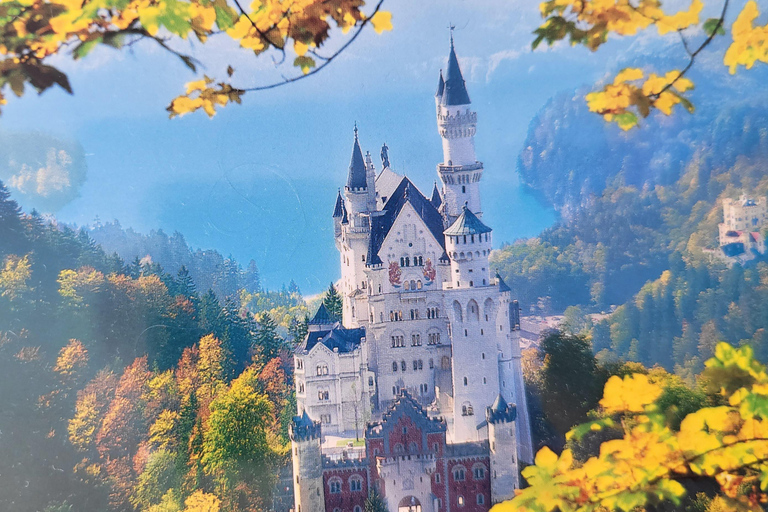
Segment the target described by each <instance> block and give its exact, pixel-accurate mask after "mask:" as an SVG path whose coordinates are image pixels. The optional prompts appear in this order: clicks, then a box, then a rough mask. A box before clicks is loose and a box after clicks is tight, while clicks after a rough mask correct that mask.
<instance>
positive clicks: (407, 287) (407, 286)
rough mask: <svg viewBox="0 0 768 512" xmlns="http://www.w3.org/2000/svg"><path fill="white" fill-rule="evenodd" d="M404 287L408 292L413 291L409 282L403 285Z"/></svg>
mask: <svg viewBox="0 0 768 512" xmlns="http://www.w3.org/2000/svg"><path fill="white" fill-rule="evenodd" d="M403 287H404V288H405V289H406V290H410V289H411V284H410V283H409V282H408V281H406V282H405V283H403Z"/></svg>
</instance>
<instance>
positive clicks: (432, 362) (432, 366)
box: [429, 359, 435, 370]
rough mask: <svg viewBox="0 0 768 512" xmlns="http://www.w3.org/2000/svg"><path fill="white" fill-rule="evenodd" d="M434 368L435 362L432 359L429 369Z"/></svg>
mask: <svg viewBox="0 0 768 512" xmlns="http://www.w3.org/2000/svg"><path fill="white" fill-rule="evenodd" d="M434 367H435V361H434V360H432V359H430V360H429V369H430V370H431V369H433V368H434Z"/></svg>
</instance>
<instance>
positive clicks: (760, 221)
mask: <svg viewBox="0 0 768 512" xmlns="http://www.w3.org/2000/svg"><path fill="white" fill-rule="evenodd" d="M767 224H768V208H766V198H765V197H761V198H759V199H753V198H751V197H749V196H747V195H746V194H742V196H741V197H740V198H739V199H738V200H733V199H730V198H726V199H724V200H723V222H721V223H720V224H719V225H718V228H719V231H720V249H721V250H722V251H723V254H724V255H725V256H726V257H728V258H730V259H732V260H737V261H740V262H742V263H743V262H746V261H749V260H752V259H754V258H755V256H756V255H757V254H765V237H764V235H763V229H764V228H765V227H766V225H767Z"/></svg>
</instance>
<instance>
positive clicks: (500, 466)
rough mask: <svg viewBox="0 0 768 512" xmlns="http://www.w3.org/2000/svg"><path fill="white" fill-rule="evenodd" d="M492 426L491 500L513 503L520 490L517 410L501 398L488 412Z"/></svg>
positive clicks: (487, 415)
mask: <svg viewBox="0 0 768 512" xmlns="http://www.w3.org/2000/svg"><path fill="white" fill-rule="evenodd" d="M485 419H486V421H487V422H488V441H489V444H490V448H491V456H490V461H491V475H490V476H491V496H492V497H493V498H492V500H493V503H494V504H495V503H499V502H502V501H505V500H511V499H512V498H514V496H515V489H517V488H518V477H517V468H518V462H517V460H518V459H517V436H516V435H515V420H516V419H517V408H516V407H515V406H514V405H509V404H507V402H506V400H504V397H502V396H501V395H499V396H498V397H496V401H495V402H494V403H493V405H492V406H491V407H488V409H486V411H485Z"/></svg>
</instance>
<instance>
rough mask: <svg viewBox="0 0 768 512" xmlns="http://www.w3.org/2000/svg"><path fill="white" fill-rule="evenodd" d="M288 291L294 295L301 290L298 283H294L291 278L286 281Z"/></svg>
mask: <svg viewBox="0 0 768 512" xmlns="http://www.w3.org/2000/svg"><path fill="white" fill-rule="evenodd" d="M288 292H289V293H292V294H296V295H301V290H300V289H299V285H298V284H296V281H294V280H293V279H291V282H290V283H288Z"/></svg>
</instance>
